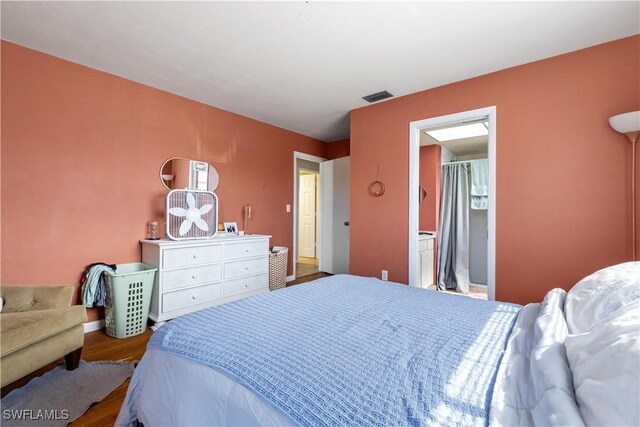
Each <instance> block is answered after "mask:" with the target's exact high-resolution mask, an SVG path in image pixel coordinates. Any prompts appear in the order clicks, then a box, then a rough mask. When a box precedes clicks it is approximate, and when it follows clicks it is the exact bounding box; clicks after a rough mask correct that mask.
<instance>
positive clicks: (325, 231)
mask: <svg viewBox="0 0 640 427" xmlns="http://www.w3.org/2000/svg"><path fill="white" fill-rule="evenodd" d="M349 171H350V158H349V157H341V158H337V159H332V160H327V159H324V158H322V157H317V156H313V155H310V154H305V153H300V152H297V151H295V152H294V153H293V212H292V213H293V251H292V256H293V266H292V267H293V274H292V275H291V276H288V277H287V281H292V280H296V279H298V278H300V277H303V276H304V277H307V276H308V275H312V276H313V275H316V274H321V273H327V274H345V273H348V272H349V175H350V172H349ZM314 181H315V187H314V185H313V183H314ZM314 191H315V196H314V194H313V192H314ZM314 205H315V206H314ZM287 212H289V208H288V207H287ZM314 217H315V221H314V220H313V219H314ZM314 227H315V229H314ZM314 238H315V245H314V243H313V242H314Z"/></svg>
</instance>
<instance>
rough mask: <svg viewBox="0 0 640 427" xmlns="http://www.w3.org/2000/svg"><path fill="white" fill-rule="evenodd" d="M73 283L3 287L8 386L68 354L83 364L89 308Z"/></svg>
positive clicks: (1, 371) (1, 345)
mask: <svg viewBox="0 0 640 427" xmlns="http://www.w3.org/2000/svg"><path fill="white" fill-rule="evenodd" d="M73 289H74V288H73V286H10V285H1V286H0V298H2V300H3V306H2V311H1V312H0V383H1V386H2V387H4V386H5V385H7V384H10V383H12V382H14V381H16V380H18V379H20V378H22V377H24V376H25V375H27V374H30V373H31V372H33V371H35V370H37V369H39V368H41V367H43V366H46V365H48V364H49V363H52V362H55V361H56V360H58V359H60V358H61V357H63V356H64V358H65V364H66V368H67V370H73V369H75V368H77V367H78V364H79V363H80V354H81V352H82V345H83V343H84V327H83V323H84V322H86V320H87V311H86V309H85V308H84V307H83V306H81V305H71V299H72V297H73Z"/></svg>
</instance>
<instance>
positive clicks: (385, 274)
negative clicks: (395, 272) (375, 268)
mask: <svg viewBox="0 0 640 427" xmlns="http://www.w3.org/2000/svg"><path fill="white" fill-rule="evenodd" d="M381 279H382V280H389V272H388V271H387V270H382V277H381Z"/></svg>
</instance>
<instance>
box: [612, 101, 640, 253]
mask: <svg viewBox="0 0 640 427" xmlns="http://www.w3.org/2000/svg"><path fill="white" fill-rule="evenodd" d="M609 124H610V125H611V127H612V128H613V129H614V130H615V131H617V132H620V133H622V134H625V135H626V136H627V138H629V141H631V234H632V238H631V241H632V242H633V247H632V249H631V253H632V256H633V261H635V260H636V141H637V140H638V136H640V111H632V112H629V113H624V114H618V115H617V116H613V117H611V118H610V119H609Z"/></svg>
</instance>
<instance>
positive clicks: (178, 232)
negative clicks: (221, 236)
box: [166, 190, 218, 240]
mask: <svg viewBox="0 0 640 427" xmlns="http://www.w3.org/2000/svg"><path fill="white" fill-rule="evenodd" d="M166 212H167V221H166V222H167V237H168V238H170V239H172V240H183V239H208V238H210V237H213V236H215V234H216V233H217V231H218V229H217V227H216V224H217V223H218V197H217V196H216V195H215V194H213V193H212V192H211V191H200V190H171V191H169V193H168V194H167V210H166Z"/></svg>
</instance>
